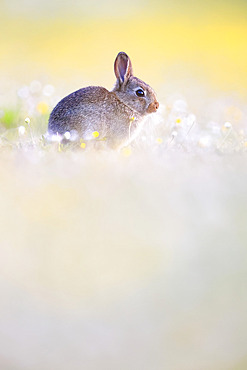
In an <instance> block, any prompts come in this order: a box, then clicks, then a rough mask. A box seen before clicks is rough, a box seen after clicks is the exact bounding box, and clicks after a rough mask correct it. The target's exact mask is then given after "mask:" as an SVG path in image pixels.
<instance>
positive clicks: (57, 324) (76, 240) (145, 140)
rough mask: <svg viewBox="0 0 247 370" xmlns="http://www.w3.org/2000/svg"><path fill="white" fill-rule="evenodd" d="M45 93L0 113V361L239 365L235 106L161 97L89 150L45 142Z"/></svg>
mask: <svg viewBox="0 0 247 370" xmlns="http://www.w3.org/2000/svg"><path fill="white" fill-rule="evenodd" d="M33 86H36V87H38V86H39V87H40V92H39V93H38V92H37V91H36V92H35V89H34V88H33V90H32V87H33ZM43 88H44V86H43V85H42V84H40V85H39V83H37V81H36V82H32V83H31V84H30V85H29V86H28V87H27V86H26V87H23V86H20V87H19V88H18V89H17V95H18V96H19V98H18V104H17V105H16V107H17V108H16V107H14V108H9V109H7V110H5V108H4V107H1V110H2V116H1V117H2V118H1V134H0V204H1V208H0V224H1V243H0V248H1V251H0V254H1V258H0V264H1V283H0V290H1V301H2V303H1V308H0V313H1V314H0V327H1V334H0V341H1V346H0V367H1V368H2V369H6V370H7V369H11V370H12V369H13V370H14V369H18V370H19V369H20V370H21V369H25V370H29V369H30V370H33V369H35V370H39V369H40V370H44V369H51V368H52V369H60V370H63V369H64V370H67V369H73V370H76V369H78V370H79V369H95V370H96V369H97V370H98V369H107V370H109V369H112V370H113V369H114V370H115V369H123V370H125V369H147V370H149V369H155V370H156V369H157V370H159V369H160V370H161V369H169V370H170V369H171V370H198V369H200V370H204V369H205V370H208V369H229V370H230V369H231V370H235V369H238V370H241V369H243V370H244V369H245V368H246V366H247V359H246V340H245V337H246V329H247V317H246V312H247V311H246V310H247V301H246V292H245V281H246V277H247V276H246V271H247V270H246V257H247V249H246V245H247V231H246V211H247V207H246V206H247V204H246V181H247V169H246V166H245V156H246V142H247V135H246V112H247V110H246V105H245V104H244V103H243V101H242V100H241V99H239V100H238V99H236V97H232V96H231V97H229V96H228V97H227V96H225V95H220V96H218V97H217V98H215V99H210V98H207V99H204V97H203V98H202V101H200V100H198V99H197V98H195V100H194V104H193V103H191V101H190V97H189V95H188V97H187V96H177V95H174V94H172V93H171V94H170V95H169V94H168V95H167V96H166V99H164V100H163V101H162V100H161V110H160V113H159V114H158V113H157V115H156V116H155V115H154V116H153V117H152V118H151V119H150V121H148V122H147V124H146V126H145V128H144V130H143V132H142V133H141V134H140V137H139V138H138V139H137V140H136V141H135V142H133V143H132V145H131V146H130V147H128V148H125V149H123V150H122V151H120V152H116V151H112V150H107V148H105V149H104V150H99V151H97V150H95V149H94V148H93V147H92V145H91V144H92V143H95V142H97V135H94V136H96V137H93V136H92V140H91V141H89V142H86V143H85V146H81V145H78V146H75V145H74V143H71V144H70V145H67V146H62V145H61V143H59V142H54V143H48V142H46V140H45V139H44V137H43V136H42V135H44V134H45V132H46V129H47V117H48V114H49V111H50V109H51V106H52V104H54V102H55V101H56V100H57V99H58V97H56V96H55V95H56V94H55V93H54V89H52V88H51V87H50V90H49V88H46V89H45V90H44V91H50V92H52V93H51V94H50V95H49V96H47V95H44V91H43ZM196 88H197V87H196ZM194 96H196V95H194Z"/></svg>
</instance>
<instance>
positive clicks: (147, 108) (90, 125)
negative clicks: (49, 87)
mask: <svg viewBox="0 0 247 370" xmlns="http://www.w3.org/2000/svg"><path fill="white" fill-rule="evenodd" d="M114 71H115V75H116V78H117V80H116V83H115V86H114V88H113V89H112V91H108V90H107V89H105V88H104V87H100V86H88V87H85V88H82V89H80V90H77V91H75V92H73V93H72V94H70V95H68V96H66V97H65V98H63V99H62V100H61V101H60V102H59V103H58V104H57V105H56V106H55V108H54V109H53V110H52V112H51V114H50V118H49V123H48V135H59V136H62V135H64V134H65V133H66V132H72V131H73V132H76V133H77V134H78V137H79V138H83V139H85V140H86V139H87V138H90V136H91V138H92V133H93V132H97V135H98V133H99V136H98V139H103V140H105V142H106V143H107V145H108V146H109V147H110V148H113V149H117V148H122V147H124V146H125V145H128V144H129V143H130V142H131V141H132V140H133V139H134V138H135V137H136V136H137V134H138V132H139V131H140V129H141V127H142V122H143V119H144V117H146V116H147V115H148V114H149V113H153V112H156V111H157V109H158V107H159V103H158V101H157V98H156V94H155V92H154V90H153V89H152V88H151V87H150V86H149V85H148V84H146V83H145V82H143V81H142V80H140V79H139V78H137V77H135V76H134V75H133V69H132V64H131V61H130V58H129V57H128V55H127V54H126V53H124V52H120V53H118V55H117V57H116V59H115V63H114ZM63 137H64V136H63Z"/></svg>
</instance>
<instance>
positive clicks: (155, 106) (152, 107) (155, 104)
mask: <svg viewBox="0 0 247 370" xmlns="http://www.w3.org/2000/svg"><path fill="white" fill-rule="evenodd" d="M158 108H159V103H158V102H157V101H155V102H153V103H150V104H149V106H148V109H147V112H148V113H153V112H156V111H157V109H158Z"/></svg>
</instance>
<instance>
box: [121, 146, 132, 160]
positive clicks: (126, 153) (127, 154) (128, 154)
mask: <svg viewBox="0 0 247 370" xmlns="http://www.w3.org/2000/svg"><path fill="white" fill-rule="evenodd" d="M122 153H123V155H124V156H125V157H129V156H130V155H131V153H132V150H131V148H130V147H129V146H126V147H125V148H123V150H122Z"/></svg>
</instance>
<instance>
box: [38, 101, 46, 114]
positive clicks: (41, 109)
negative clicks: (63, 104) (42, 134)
mask: <svg viewBox="0 0 247 370" xmlns="http://www.w3.org/2000/svg"><path fill="white" fill-rule="evenodd" d="M36 109H37V111H38V112H39V113H40V114H46V113H48V111H49V106H48V104H47V103H46V102H44V101H41V102H39V103H38V104H37V107H36Z"/></svg>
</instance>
